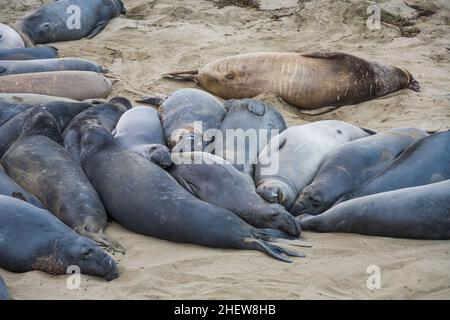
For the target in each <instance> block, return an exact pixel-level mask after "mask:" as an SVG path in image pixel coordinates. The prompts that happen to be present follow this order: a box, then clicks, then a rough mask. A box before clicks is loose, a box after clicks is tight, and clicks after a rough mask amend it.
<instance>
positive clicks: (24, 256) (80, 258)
mask: <svg viewBox="0 0 450 320" xmlns="http://www.w3.org/2000/svg"><path fill="white" fill-rule="evenodd" d="M0 206H1V208H2V210H0V221H1V222H2V223H1V224H0V267H1V268H3V269H6V270H8V271H11V272H20V273H22V272H29V271H33V270H39V271H43V272H47V273H50V274H66V273H67V271H68V267H70V266H78V267H79V268H80V270H81V273H83V274H87V275H92V276H100V277H104V278H105V279H106V280H108V281H110V280H114V279H116V278H118V277H119V273H118V270H117V264H116V262H115V261H114V260H113V259H112V258H111V257H110V256H109V255H108V254H107V253H106V252H105V251H103V250H102V249H101V248H100V247H99V246H98V245H97V244H96V243H95V242H93V241H92V240H90V239H87V238H85V237H82V236H80V235H78V234H77V233H75V232H74V231H73V230H71V229H70V228H69V227H67V226H66V225H65V224H64V223H62V222H60V221H59V220H58V219H56V218H55V217H54V216H53V215H52V214H51V213H50V212H49V211H47V210H43V209H39V208H36V207H34V206H32V205H30V204H28V203H26V202H24V201H20V200H18V199H14V198H11V197H6V196H0Z"/></svg>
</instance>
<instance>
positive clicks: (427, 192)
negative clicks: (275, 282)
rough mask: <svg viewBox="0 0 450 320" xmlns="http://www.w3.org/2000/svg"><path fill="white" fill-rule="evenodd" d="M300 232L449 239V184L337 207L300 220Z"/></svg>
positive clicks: (394, 193) (342, 204)
mask: <svg viewBox="0 0 450 320" xmlns="http://www.w3.org/2000/svg"><path fill="white" fill-rule="evenodd" d="M299 220H300V224H301V226H302V228H304V229H305V230H310V231H318V232H349V233H359V234H365V235H371V236H382V237H394V238H410V239H425V240H444V239H445V240H447V239H450V180H446V181H442V182H438V183H433V184H429V185H425V186H420V187H412V188H405V189H399V190H394V191H389V192H383V193H378V194H374V195H371V196H365V197H362V198H358V199H351V200H349V201H346V202H343V203H340V204H338V205H336V206H335V207H333V208H331V209H330V210H328V211H326V212H325V213H323V214H321V215H318V216H309V215H304V216H300V219H299Z"/></svg>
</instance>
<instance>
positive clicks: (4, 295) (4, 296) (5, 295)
mask: <svg viewBox="0 0 450 320" xmlns="http://www.w3.org/2000/svg"><path fill="white" fill-rule="evenodd" d="M10 299H11V296H10V294H9V290H8V288H7V287H6V283H5V281H4V280H3V278H2V276H0V301H6V300H10Z"/></svg>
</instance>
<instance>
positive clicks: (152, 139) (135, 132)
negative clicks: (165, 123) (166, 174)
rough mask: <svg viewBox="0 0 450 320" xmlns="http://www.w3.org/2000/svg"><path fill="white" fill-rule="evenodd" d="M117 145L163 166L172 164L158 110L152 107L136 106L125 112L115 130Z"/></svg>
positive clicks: (166, 166)
mask: <svg viewBox="0 0 450 320" xmlns="http://www.w3.org/2000/svg"><path fill="white" fill-rule="evenodd" d="M114 140H115V141H116V143H117V145H119V146H121V147H123V148H126V149H129V150H131V151H134V152H136V153H137V154H140V155H141V156H143V157H144V158H146V159H147V160H149V161H152V162H153V163H156V164H157V165H159V166H161V167H162V168H168V167H170V166H171V165H172V158H171V153H170V149H169V148H168V147H167V146H166V142H165V139H164V132H163V129H162V126H161V121H160V120H159V115H158V111H156V110H155V109H153V108H151V107H135V108H133V109H130V110H128V111H127V112H125V113H124V114H123V115H122V117H120V119H119V122H117V125H116V129H115V131H114Z"/></svg>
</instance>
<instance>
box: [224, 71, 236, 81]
mask: <svg viewBox="0 0 450 320" xmlns="http://www.w3.org/2000/svg"><path fill="white" fill-rule="evenodd" d="M235 77H236V74H235V73H234V72H233V71H231V72H228V73H227V74H226V76H225V78H227V79H228V80H233V79H234V78H235Z"/></svg>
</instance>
